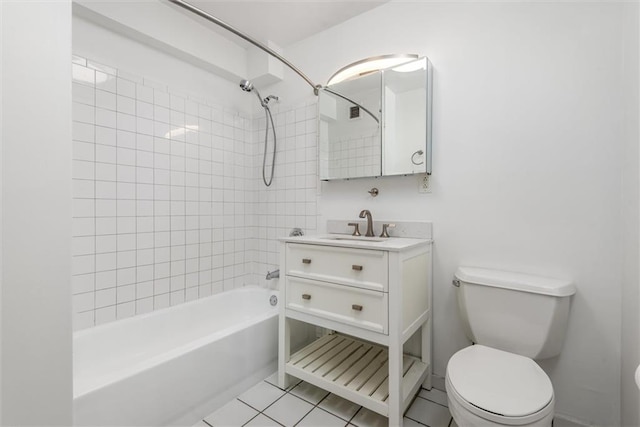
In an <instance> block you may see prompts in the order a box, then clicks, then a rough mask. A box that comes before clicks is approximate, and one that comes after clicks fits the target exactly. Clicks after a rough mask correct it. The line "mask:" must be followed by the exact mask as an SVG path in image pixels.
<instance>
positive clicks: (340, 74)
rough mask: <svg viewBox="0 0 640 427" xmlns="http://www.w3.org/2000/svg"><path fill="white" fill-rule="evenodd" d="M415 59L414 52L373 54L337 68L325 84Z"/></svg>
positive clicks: (332, 83) (328, 84)
mask: <svg viewBox="0 0 640 427" xmlns="http://www.w3.org/2000/svg"><path fill="white" fill-rule="evenodd" d="M415 59H418V55H416V54H391V55H381V56H373V57H371V58H366V59H361V60H360V61H356V62H354V63H353V64H349V65H347V66H346V67H343V68H341V69H339V70H338V71H337V72H336V73H335V74H334V75H333V76H331V77H330V78H329V81H328V82H327V86H330V85H334V84H336V83H340V82H342V81H344V80H348V79H350V78H352V77H355V76H361V75H364V74H368V73H371V72H373V71H378V70H382V69H385V68H390V67H395V66H397V65H401V64H404V63H406V62H409V61H413V60H415ZM394 70H395V71H408V70H397V69H396V68H394Z"/></svg>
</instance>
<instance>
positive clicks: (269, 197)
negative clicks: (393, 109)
mask: <svg viewBox="0 0 640 427" xmlns="http://www.w3.org/2000/svg"><path fill="white" fill-rule="evenodd" d="M152 19H153V18H152V17H149V20H150V21H152ZM100 22H102V21H100ZM73 26H74V44H73V48H74V52H75V53H76V56H75V58H74V64H73V70H74V76H75V77H74V84H73V89H74V91H73V93H74V154H73V168H74V180H73V183H74V213H73V215H74V231H73V243H74V247H73V261H74V271H73V280H72V282H73V294H74V296H73V298H74V309H73V311H74V327H75V329H82V328H85V327H89V326H93V325H96V324H101V323H104V322H108V321H112V320H116V319H121V318H125V317H129V316H133V315H136V314H142V313H145V312H148V311H151V310H156V309H160V308H164V307H167V306H169V305H175V304H180V303H182V302H186V301H189V300H193V299H196V298H202V297H206V296H208V295H211V294H213V293H217V292H222V291H225V290H229V289H232V288H234V287H238V286H244V285H245V284H259V285H264V286H275V285H276V284H277V281H273V282H267V281H266V280H265V273H266V272H267V271H272V270H275V269H277V268H278V263H279V257H278V244H277V241H276V240H275V238H276V237H278V236H284V235H288V233H289V231H290V230H291V228H293V227H300V228H302V229H303V230H305V232H314V231H315V229H316V186H317V180H316V142H315V127H316V125H315V123H316V121H315V117H316V108H315V103H311V104H310V105H306V104H299V105H291V104H288V103H287V102H286V99H285V100H283V101H282V102H279V103H276V102H274V101H272V103H271V106H272V111H273V118H274V122H275V124H276V132H277V138H278V153H277V156H278V157H277V159H276V164H277V167H276V171H275V175H274V181H273V185H272V186H271V187H269V188H266V187H265V186H264V184H263V183H262V173H261V168H262V153H263V149H264V148H263V144H264V143H263V141H264V129H265V123H266V122H265V118H264V111H263V110H262V109H261V108H260V107H259V104H258V102H257V100H256V98H255V95H254V93H245V92H242V91H241V90H240V89H239V88H238V86H237V83H236V82H235V81H234V82H231V81H228V80H225V79H222V78H220V77H219V76H216V75H214V74H211V73H209V72H207V71H205V70H203V69H202V68H199V67H194V66H193V65H191V64H190V63H187V62H184V61H182V60H181V59H179V58H176V57H175V56H172V55H170V54H166V53H165V52H163V51H158V50H156V49H154V48H151V47H149V46H147V45H144V44H142V43H140V42H138V41H135V40H133V39H131V38H129V37H126V36H124V35H122V34H119V33H117V32H114V31H111V29H108V28H105V27H103V26H102V25H99V24H96V23H95V22H91V21H89V20H87V19H85V18H84V17H80V16H77V15H76V16H74V20H73ZM185 31H187V29H185ZM213 48H215V46H213ZM263 95H264V96H266V95H267V93H266V92H264V93H263ZM251 117H255V119H252V118H251ZM253 129H255V131H254V130H253ZM269 140H270V141H272V135H271V134H270V135H269ZM270 144H271V142H270ZM270 147H271V145H270ZM270 162H271V160H270V158H269V160H268V164H270ZM267 172H269V171H267Z"/></svg>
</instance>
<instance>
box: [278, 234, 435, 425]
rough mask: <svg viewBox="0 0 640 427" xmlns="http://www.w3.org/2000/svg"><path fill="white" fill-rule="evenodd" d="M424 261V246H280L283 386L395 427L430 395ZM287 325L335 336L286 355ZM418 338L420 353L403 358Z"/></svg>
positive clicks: (380, 242)
mask: <svg viewBox="0 0 640 427" xmlns="http://www.w3.org/2000/svg"><path fill="white" fill-rule="evenodd" d="M429 225H430V224H429ZM429 230H430V227H429ZM431 263H432V261H431V239H414V238H397V237H390V238H366V237H352V236H350V235H344V234H330V235H326V236H302V237H290V238H285V239H281V259H280V272H281V278H282V279H281V285H280V288H281V295H282V299H283V304H281V305H280V319H279V328H280V330H279V360H278V369H279V371H278V380H279V383H280V386H281V387H283V388H285V387H286V386H288V385H289V378H288V376H289V375H291V376H294V377H296V378H299V379H302V380H304V381H307V382H309V383H311V384H314V385H316V386H318V387H321V388H323V389H325V390H327V391H330V392H332V393H334V394H337V395H339V396H341V397H343V398H345V399H348V400H350V401H353V402H355V403H357V404H359V405H362V406H364V407H366V408H368V409H370V410H372V411H375V412H377V413H379V414H382V415H384V416H387V417H389V425H392V426H399V425H402V415H403V413H404V411H405V410H406V408H407V407H408V405H409V404H410V403H411V401H412V400H413V397H414V396H415V394H416V393H417V391H418V389H419V387H420V385H422V384H424V386H425V387H426V388H431V384H430V380H431V318H432V308H431ZM290 319H296V320H300V321H303V322H307V323H309V324H312V325H316V326H320V327H323V328H326V329H328V330H331V331H335V332H332V333H330V334H328V335H324V336H322V337H321V338H319V339H317V340H316V341H314V342H313V343H311V344H310V345H308V346H306V347H304V348H303V349H301V350H299V351H297V352H296V353H294V354H291V349H290V342H291V340H290V334H291V328H290V326H289V322H290ZM416 333H417V334H419V335H420V338H421V339H420V345H419V346H418V347H419V348H420V350H421V351H418V353H419V354H416V355H409V354H405V353H404V352H403V346H404V344H405V343H406V342H407V340H409V338H411V337H412V336H413V335H414V334H416Z"/></svg>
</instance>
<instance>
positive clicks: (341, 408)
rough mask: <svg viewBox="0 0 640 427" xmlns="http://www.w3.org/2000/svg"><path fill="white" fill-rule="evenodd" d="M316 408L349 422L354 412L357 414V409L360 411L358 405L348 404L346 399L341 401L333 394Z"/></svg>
mask: <svg viewBox="0 0 640 427" xmlns="http://www.w3.org/2000/svg"><path fill="white" fill-rule="evenodd" d="M318 406H320V407H321V408H322V409H325V410H327V411H329V412H331V413H332V414H334V415H337V416H339V417H340V418H342V419H344V420H346V421H350V420H351V418H353V416H354V415H355V414H356V412H358V409H360V405H356V404H355V403H353V402H350V401H348V400H347V399H343V398H341V397H340V396H337V395H335V394H330V395H329V396H327V397H326V398H325V399H324V400H323V401H322V402H320V405H318Z"/></svg>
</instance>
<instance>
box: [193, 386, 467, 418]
mask: <svg viewBox="0 0 640 427" xmlns="http://www.w3.org/2000/svg"><path fill="white" fill-rule="evenodd" d="M387 425H388V423H387V418H386V417H383V416H381V415H378V414H377V413H375V412H372V411H369V410H368V409H366V408H363V407H361V406H359V405H356V404H354V403H352V402H349V401H347V400H345V399H342V398H341V397H339V396H336V395H334V394H331V393H329V392H326V391H324V390H322V389H320V388H318V387H315V386H313V385H311V384H309V383H306V382H304V381H300V382H298V383H296V384H294V385H293V386H291V387H289V388H288V389H287V390H282V389H280V388H278V387H277V381H276V376H275V374H273V375H272V376H270V377H269V378H267V379H266V380H264V381H261V382H260V383H258V384H256V385H255V386H254V387H252V388H251V389H250V390H248V391H246V392H244V393H243V394H241V395H240V396H238V397H237V398H236V399H233V400H232V401H231V402H229V403H227V404H226V405H225V406H223V407H222V408H220V409H219V410H217V411H216V412H214V413H213V414H211V415H209V416H207V417H205V419H204V420H202V421H200V422H199V423H198V424H196V425H195V426H194V427H241V426H247V427H270V426H275V427H281V426H286V427H293V426H299V427H334V426H335V427H338V426H339V427H345V426H349V427H383V426H384V427H386V426H387ZM404 425H405V426H406V427H424V426H428V427H457V426H456V424H455V422H454V421H453V419H452V418H451V414H450V413H449V409H448V408H447V395H446V394H445V393H444V392H443V391H440V390H437V389H436V388H433V389H431V390H430V391H428V390H424V389H423V390H421V391H420V393H419V394H418V396H417V397H416V399H415V400H414V402H413V404H412V405H411V406H410V407H409V410H408V411H407V413H406V414H405V418H404Z"/></svg>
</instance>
